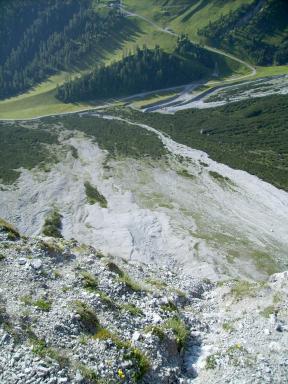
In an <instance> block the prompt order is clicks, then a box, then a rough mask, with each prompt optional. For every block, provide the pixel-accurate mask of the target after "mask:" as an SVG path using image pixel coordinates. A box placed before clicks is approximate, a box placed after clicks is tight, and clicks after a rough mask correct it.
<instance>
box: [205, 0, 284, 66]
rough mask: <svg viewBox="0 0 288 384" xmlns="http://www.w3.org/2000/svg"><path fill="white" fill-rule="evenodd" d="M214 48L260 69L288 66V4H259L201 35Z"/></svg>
mask: <svg viewBox="0 0 288 384" xmlns="http://www.w3.org/2000/svg"><path fill="white" fill-rule="evenodd" d="M198 33H199V34H200V36H203V37H204V38H206V39H207V42H208V43H210V44H213V45H214V46H218V47H221V48H223V49H225V50H228V51H231V52H234V53H235V54H237V55H241V56H242V57H243V56H244V57H246V58H247V59H249V60H250V61H252V62H253V63H255V64H258V65H273V64H277V65H283V64H287V63H288V2H287V1H286V0H266V1H259V0H256V1H254V2H252V3H251V4H249V5H247V4H246V5H243V6H241V7H240V8H239V9H238V10H237V11H234V12H230V13H229V14H227V15H226V16H221V18H220V19H218V20H217V21H215V22H212V23H209V25H208V26H206V27H204V28H202V29H200V30H199V32H198Z"/></svg>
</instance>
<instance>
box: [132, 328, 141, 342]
mask: <svg viewBox="0 0 288 384" xmlns="http://www.w3.org/2000/svg"><path fill="white" fill-rule="evenodd" d="M140 338H141V333H140V332H138V331H135V332H134V333H133V335H132V339H131V340H132V343H135V342H136V341H138V340H139V339H140Z"/></svg>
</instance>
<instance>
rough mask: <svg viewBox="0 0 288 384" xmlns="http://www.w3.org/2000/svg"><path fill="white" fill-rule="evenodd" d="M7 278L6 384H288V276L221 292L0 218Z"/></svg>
mask: <svg viewBox="0 0 288 384" xmlns="http://www.w3.org/2000/svg"><path fill="white" fill-rule="evenodd" d="M128 271H129V273H128ZM0 280H1V286H0V351H1V353H0V382H1V383H3V384H6V383H7V384H8V383H9V384H12V383H25V384H29V383H33V384H34V383H39V384H40V383H47V384H48V383H49V384H52V383H55V384H58V383H73V384H74V383H136V382H142V383H148V382H149V383H190V382H192V381H193V382H194V383H204V382H205V383H220V382H221V383H232V382H233V383H252V382H253V383H266V382H267V383H285V382H287V377H288V359H287V345H288V333H287V331H288V327H287V324H288V301H287V293H288V283H287V272H284V273H280V274H275V275H272V276H271V278H270V280H269V281H268V282H261V283H259V282H258V283H253V282H248V281H236V280H233V281H232V280H231V281H225V282H221V283H219V282H218V283H217V284H213V283H212V282H211V281H209V280H205V279H202V280H200V279H197V278H193V277H190V276H187V275H185V273H184V272H183V270H181V269H176V268H173V265H171V267H167V268H165V269H164V268H161V267H155V266H153V267H151V266H149V265H147V264H144V263H139V262H127V261H124V260H123V259H120V258H118V259H115V258H113V257H112V256H109V255H107V256H104V255H103V254H102V253H101V252H99V251H97V250H95V249H94V248H92V247H89V246H85V245H81V244H79V243H77V242H76V241H74V240H70V241H66V240H64V239H54V238H51V237H34V238H27V237H21V236H20V235H19V233H18V232H17V230H16V229H14V228H13V227H11V226H10V225H9V224H7V223H6V222H5V221H3V220H1V221H0Z"/></svg>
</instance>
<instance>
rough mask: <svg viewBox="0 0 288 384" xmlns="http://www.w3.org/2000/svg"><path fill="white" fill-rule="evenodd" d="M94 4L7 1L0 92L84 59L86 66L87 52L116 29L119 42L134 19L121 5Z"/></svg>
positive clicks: (88, 1) (7, 92)
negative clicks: (125, 15) (121, 10)
mask: <svg viewBox="0 0 288 384" xmlns="http://www.w3.org/2000/svg"><path fill="white" fill-rule="evenodd" d="M93 4H94V3H93V1H92V0H85V1H76V0H74V1H67V0H66V1H57V0H53V1H50V2H48V3H47V2H43V1H42V2H41V1H40V2H37V3H36V2H31V1H24V2H21V4H20V6H17V5H18V3H17V2H14V1H13V2H11V4H10V5H8V7H7V9H5V10H4V12H2V13H1V19H0V21H1V28H0V38H1V41H3V42H4V43H3V44H1V51H0V57H1V59H0V90H1V91H0V98H2V99H3V98H6V97H8V96H12V95H15V94H17V93H19V92H23V91H25V90H27V89H29V88H31V87H32V86H33V85H35V84H36V83H38V82H40V81H43V80H45V78H47V77H49V76H50V75H52V74H55V73H57V72H59V71H61V70H70V69H71V68H73V66H77V64H78V66H81V64H80V63H81V61H82V66H83V64H84V67H85V57H86V59H87V55H88V56H89V55H91V52H93V50H95V49H96V50H97V49H98V52H100V49H101V47H102V46H103V45H104V46H105V45H107V46H109V45H110V44H111V35H113V31H117V33H119V42H118V44H120V43H121V34H122V33H123V35H124V37H125V35H126V36H128V35H129V34H131V33H133V23H132V22H131V23H130V22H129V20H128V19H124V18H123V17H121V14H120V13H119V12H118V11H117V10H115V9H106V8H100V7H99V8H94V6H93ZM30 9H31V11H30ZM18 18H19V23H17V26H16V28H13V25H14V23H15V21H16V19H18ZM108 36H109V38H108ZM109 40H110V41H109ZM99 58H100V57H99ZM99 58H98V59H99ZM96 59H97V58H96Z"/></svg>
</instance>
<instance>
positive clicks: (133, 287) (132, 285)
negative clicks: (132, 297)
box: [118, 273, 143, 292]
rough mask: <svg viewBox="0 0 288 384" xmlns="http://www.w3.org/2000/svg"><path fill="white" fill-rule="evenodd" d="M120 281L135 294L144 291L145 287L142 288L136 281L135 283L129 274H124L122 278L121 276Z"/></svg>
mask: <svg viewBox="0 0 288 384" xmlns="http://www.w3.org/2000/svg"><path fill="white" fill-rule="evenodd" d="M118 279H119V281H120V282H121V283H122V284H124V285H125V286H126V287H127V288H128V289H130V290H131V291H134V292H140V291H143V287H141V286H140V285H139V284H138V283H137V282H136V281H134V280H133V279H132V278H131V277H130V276H129V275H127V273H124V274H123V275H122V276H119V278H118Z"/></svg>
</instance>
